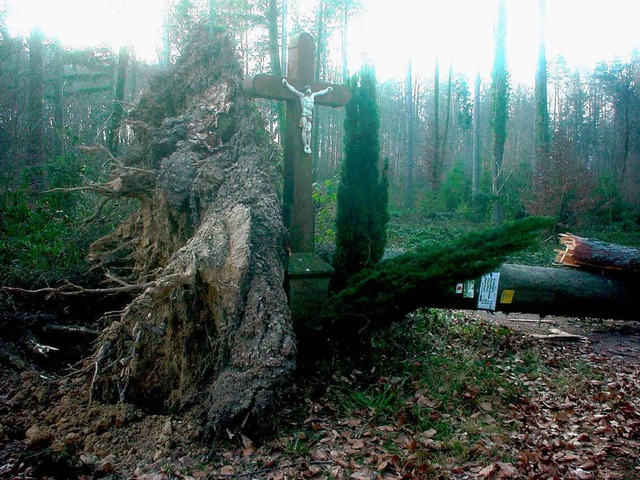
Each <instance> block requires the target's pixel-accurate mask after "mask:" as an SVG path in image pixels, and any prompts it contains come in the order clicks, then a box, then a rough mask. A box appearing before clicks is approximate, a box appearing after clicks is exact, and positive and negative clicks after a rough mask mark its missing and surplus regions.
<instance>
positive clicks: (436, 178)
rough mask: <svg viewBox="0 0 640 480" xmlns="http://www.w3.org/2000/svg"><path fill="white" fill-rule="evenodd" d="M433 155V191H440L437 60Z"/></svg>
mask: <svg viewBox="0 0 640 480" xmlns="http://www.w3.org/2000/svg"><path fill="white" fill-rule="evenodd" d="M432 149H433V153H432V158H433V160H432V164H431V190H432V191H433V193H438V191H440V167H441V162H442V159H441V158H440V60H439V59H438V58H436V63H435V67H434V70H433V147H432Z"/></svg>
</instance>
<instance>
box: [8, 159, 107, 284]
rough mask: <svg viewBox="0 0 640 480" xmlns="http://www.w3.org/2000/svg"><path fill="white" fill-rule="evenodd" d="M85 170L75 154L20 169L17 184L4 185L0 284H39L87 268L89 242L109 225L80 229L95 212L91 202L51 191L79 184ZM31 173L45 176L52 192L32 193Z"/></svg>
mask: <svg viewBox="0 0 640 480" xmlns="http://www.w3.org/2000/svg"><path fill="white" fill-rule="evenodd" d="M36 170H37V171H36ZM87 173H90V172H87V168H86V165H85V164H84V163H82V162H81V160H80V159H79V158H77V157H76V156H74V155H66V156H63V157H60V158H57V159H55V160H52V161H49V162H48V163H47V164H46V165H45V166H44V167H42V168H40V169H29V170H25V171H23V172H22V176H23V183H22V184H21V185H20V186H18V187H6V188H5V191H4V192H3V193H2V194H1V195H0V206H1V209H2V217H0V280H1V281H2V283H3V284H12V285H24V286H28V287H34V286H42V285H46V284H51V283H55V282H56V281H58V280H61V279H63V278H67V279H76V278H78V277H79V276H80V275H81V274H82V273H83V272H85V271H86V267H87V264H86V261H85V255H86V253H87V251H88V246H89V244H90V243H91V241H93V240H95V239H96V238H97V236H98V235H100V234H101V232H106V229H107V228H108V227H109V226H108V225H100V226H98V228H96V226H95V225H92V226H91V227H85V228H78V225H80V224H81V221H82V219H83V218H87V217H89V216H90V215H91V214H92V213H93V209H94V207H95V205H94V200H93V199H91V198H87V197H84V196H80V195H79V194H72V193H65V192H60V191H54V189H57V188H68V187H73V186H78V185H80V184H81V183H82V181H83V178H84V175H85V174H87ZM94 173H95V172H94ZM33 177H40V178H46V179H47V182H48V184H49V186H50V190H49V191H47V192H44V193H37V192H34V191H32V189H31V188H30V186H29V183H28V180H29V179H30V178H33Z"/></svg>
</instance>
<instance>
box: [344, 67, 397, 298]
mask: <svg viewBox="0 0 640 480" xmlns="http://www.w3.org/2000/svg"><path fill="white" fill-rule="evenodd" d="M350 86H351V89H352V91H353V98H352V99H351V101H350V102H349V103H348V104H347V107H346V116H345V159H344V162H343V164H342V170H341V174H340V186H339V188H338V194H337V200H338V210H337V216H336V255H335V258H334V267H335V269H336V275H335V285H334V286H335V287H336V288H340V287H341V286H342V285H343V284H344V283H345V281H346V280H347V279H348V278H350V277H351V276H353V275H354V274H355V273H357V272H359V271H360V270H362V269H363V268H368V267H371V266H372V265H375V264H376V263H377V262H378V261H379V260H380V259H381V258H382V254H383V253H384V248H385V245H386V224H387V222H388V219H389V215H388V211H387V206H388V193H387V188H388V180H387V167H386V165H384V166H383V165H382V162H381V159H380V141H379V128H380V119H379V115H378V106H377V103H376V79H375V75H374V72H373V70H372V69H371V68H366V67H365V68H363V70H362V72H361V74H360V76H359V77H358V76H354V77H353V78H352V79H351V85H350Z"/></svg>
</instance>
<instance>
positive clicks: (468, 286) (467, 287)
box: [462, 280, 475, 298]
mask: <svg viewBox="0 0 640 480" xmlns="http://www.w3.org/2000/svg"><path fill="white" fill-rule="evenodd" d="M474 294H475V282H474V281H473V280H467V281H465V282H464V292H463V294H462V297H463V298H473V295H474Z"/></svg>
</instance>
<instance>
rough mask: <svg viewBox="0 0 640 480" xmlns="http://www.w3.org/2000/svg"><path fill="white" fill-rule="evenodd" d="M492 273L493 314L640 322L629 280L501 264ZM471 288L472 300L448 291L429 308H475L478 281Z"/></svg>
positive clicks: (563, 269)
mask: <svg viewBox="0 0 640 480" xmlns="http://www.w3.org/2000/svg"><path fill="white" fill-rule="evenodd" d="M496 272H498V273H499V274H500V280H499V285H498V291H497V300H496V306H495V310H496V311H502V312H520V313H537V314H541V315H563V316H571V317H589V318H607V319H609V318H613V319H620V320H625V319H626V320H638V319H640V316H638V310H637V300H636V299H637V295H638V290H637V287H636V286H635V285H634V283H633V282H632V281H628V280H625V279H621V278H616V277H606V276H603V275H598V274H595V273H591V272H585V271H579V270H571V269H566V268H552V267H532V266H527V265H513V264H504V265H502V266H500V267H499V268H498V269H496ZM475 285H476V291H475V295H474V298H471V299H465V298H462V295H456V294H454V293H453V292H454V291H453V289H451V290H450V291H449V292H448V294H447V295H444V296H442V297H441V301H440V302H439V303H436V304H434V305H433V306H434V307H445V308H461V309H472V310H473V309H476V308H477V304H478V285H479V279H476V280H475ZM505 291H507V293H506V294H505V293H504V292H505ZM511 292H512V293H511Z"/></svg>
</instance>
